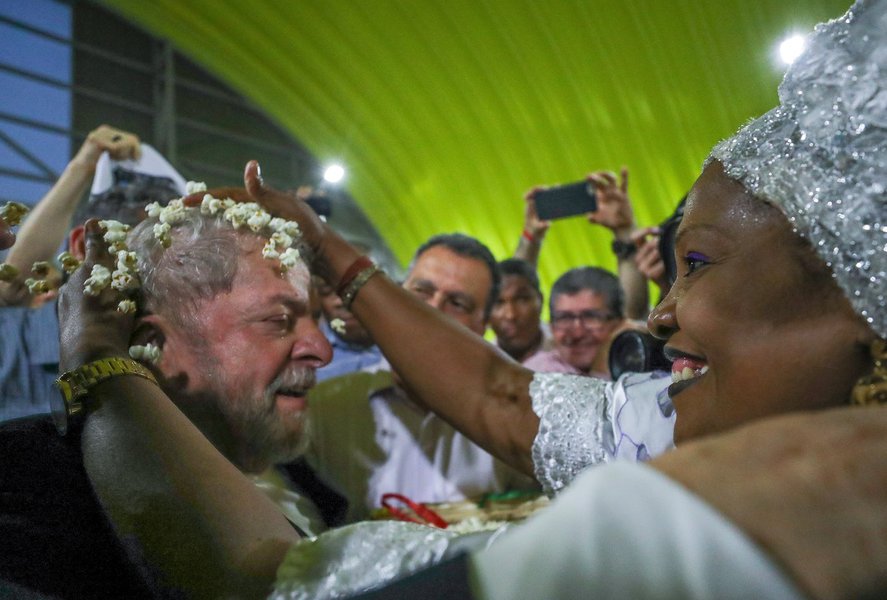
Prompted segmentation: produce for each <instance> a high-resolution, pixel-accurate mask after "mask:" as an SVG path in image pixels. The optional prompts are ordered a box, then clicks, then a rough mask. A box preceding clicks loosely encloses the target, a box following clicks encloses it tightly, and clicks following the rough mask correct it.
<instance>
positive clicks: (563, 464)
mask: <svg viewBox="0 0 887 600" xmlns="http://www.w3.org/2000/svg"><path fill="white" fill-rule="evenodd" d="M670 383H671V377H670V376H669V374H668V373H666V372H663V371H656V372H651V373H627V374H625V375H623V376H622V377H620V378H619V380H618V381H615V382H608V381H604V380H602V379H595V378H592V377H580V376H578V375H565V374H562V373H536V375H535V376H534V377H533V382H532V383H531V384H530V396H531V397H532V399H533V411H534V412H535V413H536V414H537V415H538V416H539V432H538V433H537V434H536V439H535V440H534V441H533V450H532V454H533V464H534V466H535V474H536V479H538V480H539V483H541V484H542V489H544V490H545V493H546V494H548V495H549V496H553V495H555V494H556V493H558V492H559V491H560V490H561V489H562V488H564V487H565V486H567V485H569V484H570V482H571V481H573V479H574V478H575V477H576V475H578V474H579V473H581V472H582V471H584V470H585V469H587V468H588V467H590V466H592V465H597V464H601V463H605V462H609V461H611V460H613V459H614V458H615V459H620V460H630V461H644V460H647V459H649V458H652V457H654V456H657V455H659V454H662V453H663V452H665V451H666V450H668V449H670V448H672V447H673V443H672V433H673V431H674V408H673V407H672V405H671V400H670V399H669V397H668V390H667V388H668V385H669V384H670Z"/></svg>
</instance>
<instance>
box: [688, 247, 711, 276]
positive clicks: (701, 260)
mask: <svg viewBox="0 0 887 600" xmlns="http://www.w3.org/2000/svg"><path fill="white" fill-rule="evenodd" d="M710 262H711V261H710V260H709V258H708V257H707V256H706V255H704V254H701V253H699V252H687V254H686V255H685V256H684V264H685V265H687V275H692V274H693V273H694V272H695V271H697V270H698V269H700V268H702V267H704V266H705V265H707V264H709V263H710Z"/></svg>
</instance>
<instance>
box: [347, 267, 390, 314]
mask: <svg viewBox="0 0 887 600" xmlns="http://www.w3.org/2000/svg"><path fill="white" fill-rule="evenodd" d="M381 270H382V269H381V268H380V267H379V265H377V264H375V263H373V264H371V265H370V266H368V267H366V268H365V269H363V270H362V271H360V272H359V273H358V274H357V275H355V276H354V279H352V280H351V281H350V282H349V283H348V285H347V286H345V289H344V291H342V294H341V295H340V297H341V298H342V306H344V307H345V310H351V304H352V303H353V302H354V298H356V297H357V292H359V291H360V288H362V287H363V286H364V284H366V282H367V281H369V280H370V277H372V276H373V275H375V274H376V273H378V272H379V271H381Z"/></svg>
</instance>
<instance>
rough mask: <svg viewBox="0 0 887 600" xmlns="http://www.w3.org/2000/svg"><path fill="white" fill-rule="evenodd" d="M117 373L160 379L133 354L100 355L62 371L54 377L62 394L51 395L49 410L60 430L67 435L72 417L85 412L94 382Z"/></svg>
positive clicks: (115, 375) (96, 382) (80, 415)
mask: <svg viewBox="0 0 887 600" xmlns="http://www.w3.org/2000/svg"><path fill="white" fill-rule="evenodd" d="M118 375H136V376H138V377H144V378H145V379H148V380H150V381H153V382H154V383H157V379H155V378H154V375H153V374H152V373H151V371H149V370H148V369H147V368H145V367H144V366H142V365H141V364H139V363H137V362H136V361H134V360H132V359H131V358H100V359H98V360H94V361H92V362H89V363H86V364H85V365H83V366H81V367H78V368H76V369H74V370H73V371H67V372H65V373H62V375H61V376H60V377H59V378H58V379H56V380H55V385H56V387H58V389H59V394H58V395H57V396H56V395H51V396H50V414H51V415H52V420H53V423H55V427H56V429H58V431H59V433H60V434H62V435H65V433H67V431H68V424H69V422H70V420H72V419H76V418H78V417H82V416H83V415H84V414H85V410H84V409H85V408H86V406H85V402H86V401H87V397H88V396H89V390H90V389H91V388H92V387H93V386H94V385H96V384H98V383H101V382H102V381H105V380H107V379H110V378H111V377H117V376H118Z"/></svg>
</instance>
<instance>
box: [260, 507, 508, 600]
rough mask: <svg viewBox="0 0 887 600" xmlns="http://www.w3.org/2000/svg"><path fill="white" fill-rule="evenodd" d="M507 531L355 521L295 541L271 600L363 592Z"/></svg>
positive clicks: (482, 545)
mask: <svg viewBox="0 0 887 600" xmlns="http://www.w3.org/2000/svg"><path fill="white" fill-rule="evenodd" d="M507 529H508V526H507V525H504V526H502V527H501V528H500V529H499V530H497V531H495V532H493V531H488V532H482V533H469V534H459V533H456V532H454V531H448V530H446V529H437V528H434V527H427V526H425V525H416V524H413V523H403V522H400V521H375V522H373V521H365V522H362V523H355V524H353V525H348V526H345V527H340V528H338V529H333V530H330V531H327V532H326V533H324V534H322V535H320V536H318V537H316V538H311V539H305V540H302V541H300V542H297V543H296V544H294V545H293V546H292V547H291V548H290V549H289V551H288V552H287V555H286V557H285V558H284V560H283V563H281V565H280V567H279V568H278V569H277V583H276V585H275V587H274V592H273V593H272V594H271V596H270V597H269V598H271V599H274V600H284V599H285V600H324V599H327V598H344V597H347V596H351V595H353V594H356V593H359V592H365V591H367V590H371V589H374V588H377V587H380V586H382V585H384V584H385V583H388V582H390V581H393V580H394V579H399V578H401V577H404V576H406V575H409V574H411V573H415V572H416V571H418V570H419V569H422V568H425V567H428V566H431V565H433V564H436V563H438V562H440V561H442V560H445V559H447V558H450V557H452V556H455V555H457V554H459V553H462V552H467V551H472V550H479V549H482V548H485V547H487V546H488V545H490V544H492V543H493V542H494V541H495V540H497V539H498V538H499V535H500V534H501V533H503V532H504V531H506V530H507Z"/></svg>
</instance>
